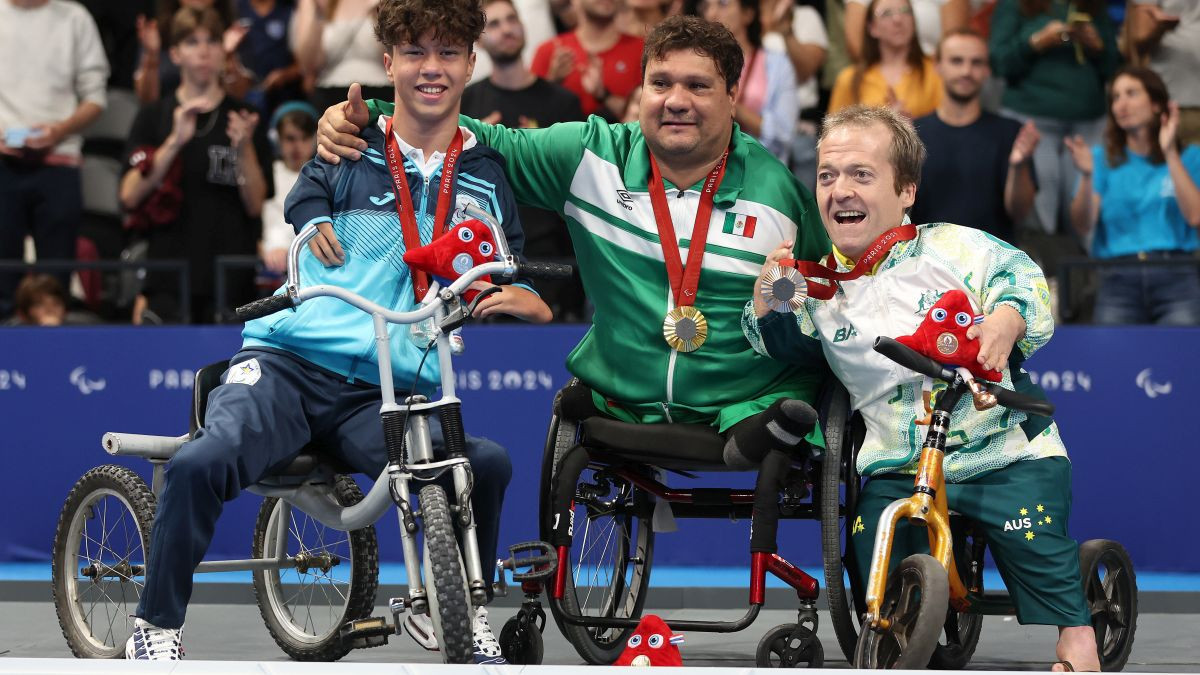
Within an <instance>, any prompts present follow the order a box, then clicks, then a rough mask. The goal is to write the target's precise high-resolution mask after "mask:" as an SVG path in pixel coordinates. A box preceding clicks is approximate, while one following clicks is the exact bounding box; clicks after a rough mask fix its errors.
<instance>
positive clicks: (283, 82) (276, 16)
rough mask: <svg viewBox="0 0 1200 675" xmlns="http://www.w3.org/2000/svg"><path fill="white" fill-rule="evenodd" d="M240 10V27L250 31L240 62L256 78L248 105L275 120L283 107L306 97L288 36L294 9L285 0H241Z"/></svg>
mask: <svg viewBox="0 0 1200 675" xmlns="http://www.w3.org/2000/svg"><path fill="white" fill-rule="evenodd" d="M237 10H238V16H239V17H240V18H239V20H238V23H239V24H240V25H242V26H244V27H245V28H246V36H245V37H244V38H243V39H242V41H241V44H239V45H238V59H239V61H240V62H241V64H242V65H243V66H245V67H246V69H247V70H248V71H249V72H250V73H252V74H253V76H254V85H253V88H252V89H251V90H250V91H249V92H247V94H246V102H247V103H249V104H251V105H253V106H255V107H257V108H258V109H259V111H260V112H262V114H263V115H264V116H265V117H267V118H271V117H273V116H274V114H275V108H276V106H278V105H279V104H280V103H283V102H284V101H290V100H294V99H298V98H301V97H302V96H303V91H302V89H301V87H300V66H299V65H298V64H297V63H296V59H295V58H293V57H292V51H291V42H290V36H289V35H288V28H289V26H290V25H291V23H292V14H293V12H294V8H293V6H292V5H291V4H290V3H288V2H284V1H283V0H238V3H237Z"/></svg>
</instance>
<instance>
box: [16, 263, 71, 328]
mask: <svg viewBox="0 0 1200 675" xmlns="http://www.w3.org/2000/svg"><path fill="white" fill-rule="evenodd" d="M16 301H17V302H16V304H17V315H16V316H15V317H14V319H15V321H14V323H13V325H17V326H61V325H63V322H64V321H66V318H67V294H66V292H65V291H63V287H62V284H60V283H58V279H55V278H54V277H52V276H50V275H49V274H33V275H30V276H27V277H25V278H24V279H22V280H21V283H20V284H19V285H18V286H17V294H16Z"/></svg>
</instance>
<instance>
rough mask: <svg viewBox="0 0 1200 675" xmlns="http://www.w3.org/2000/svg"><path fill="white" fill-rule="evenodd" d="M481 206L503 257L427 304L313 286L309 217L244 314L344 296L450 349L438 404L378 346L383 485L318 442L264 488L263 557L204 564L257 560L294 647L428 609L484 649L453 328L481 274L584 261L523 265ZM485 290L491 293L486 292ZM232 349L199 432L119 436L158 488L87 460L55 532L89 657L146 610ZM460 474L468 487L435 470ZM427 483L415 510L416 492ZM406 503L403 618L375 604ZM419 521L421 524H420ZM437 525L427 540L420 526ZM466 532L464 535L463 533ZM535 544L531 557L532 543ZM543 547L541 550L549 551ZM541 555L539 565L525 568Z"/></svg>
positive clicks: (83, 653)
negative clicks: (304, 277)
mask: <svg viewBox="0 0 1200 675" xmlns="http://www.w3.org/2000/svg"><path fill="white" fill-rule="evenodd" d="M467 214H468V216H471V217H474V218H478V219H480V220H482V221H484V222H485V223H486V224H487V225H488V226H489V227H490V229H491V230H492V233H493V236H494V237H495V241H496V251H497V255H498V257H499V260H497V261H493V262H487V263H483V264H480V265H477V266H475V267H474V268H472V269H471V270H469V271H467V272H466V273H465V274H463V275H462V277H461V278H459V279H458V280H457V281H455V282H454V283H452V284H450V285H449V286H448V287H445V288H441V287H439V286H438V285H437V284H436V283H435V284H434V285H433V286H432V288H431V290H430V292H429V294H428V295H427V296H426V298H425V300H424V302H423V303H422V305H421V306H420V307H419V308H418V309H415V310H413V311H411V312H403V313H400V312H393V311H390V310H387V309H385V308H383V307H380V306H378V305H375V304H374V303H371V302H370V301H368V300H366V299H364V298H361V297H359V296H357V295H355V294H354V293H352V292H350V291H348V290H346V289H343V288H339V287H335V286H323V285H318V286H310V287H305V288H300V283H299V282H300V277H299V270H298V265H297V256H298V255H299V252H300V251H301V250H302V249H303V247H304V246H305V245H306V243H307V241H308V240H309V239H311V237H312V236H313V235H314V234H316V228H315V226H309V227H307V228H305V229H304V230H302V231H301V232H300V234H299V235H297V237H296V239H295V240H294V241H293V243H292V246H291V249H290V251H289V260H288V283H287V286H286V292H285V293H284V294H281V295H276V296H271V297H269V298H264V299H262V300H258V301H255V302H253V303H250V304H249V305H246V306H244V307H241V308H239V309H238V314H239V316H240V317H241V318H242V319H243V320H248V319H252V318H257V317H260V316H266V315H268V314H271V313H274V312H276V311H279V310H283V309H286V308H290V307H293V306H295V305H298V304H300V303H302V302H304V301H307V300H311V299H313V298H316V297H337V298H339V299H341V300H343V301H345V302H347V303H349V304H351V305H354V306H355V307H357V308H359V309H361V310H363V311H365V312H367V313H369V314H371V315H372V318H373V320H374V321H373V324H374V333H375V339H376V342H377V343H386V342H387V341H388V332H387V330H388V328H387V326H388V324H389V323H395V324H401V325H405V328H406V329H407V325H417V326H418V327H419V328H420V331H421V333H420V335H421V337H422V338H424V339H428V341H429V342H428V346H427V350H426V353H427V354H428V353H429V352H430V350H433V348H434V347H436V355H437V357H438V359H439V361H440V364H441V386H442V397H441V398H440V399H439V400H437V401H429V400H427V399H426V398H425V397H423V396H419V395H413V396H409V397H408V399H407V400H406V401H405V402H404V403H403V404H398V403H397V402H396V396H395V391H394V388H393V385H392V377H391V375H392V370H391V363H390V360H391V359H390V353H389V350H387V349H383V350H380V351H379V352H378V361H379V372H380V382H381V383H382V386H381V389H380V394H381V407H380V417H381V421H382V424H383V428H384V438H385V442H386V445H387V454H388V462H387V466H386V467H385V468H384V469H383V471H382V472H381V473H380V475H379V476H378V477H377V479H376V481H375V484H374V485H373V487H372V488H371V490H370V491H369V492H368V493H366V494H363V492H362V491H361V490H360V489H359V488H358V486H357V485H356V484H355V482H354V480H353V479H352V478H351V477H350V476H349V475H348V474H349V473H350V472H351V470H350V468H349V467H346V466H343V465H342V464H341V463H340V462H339V461H338V460H337V458H336V457H334V456H332V455H329V454H327V453H325V452H323V451H322V449H321V448H320V447H318V446H315V445H311V444H310V445H309V446H307V447H305V448H304V449H303V450H302V451H301V453H300V454H299V455H298V456H297V457H296V458H295V459H294V460H292V461H291V462H290V463H289V464H288V465H287V466H286V467H283V468H282V469H281V470H279V471H278V473H277V474H275V475H272V476H270V477H269V478H267V479H265V480H263V481H261V482H259V483H257V484H255V485H253V486H250V487H249V488H248V489H249V490H250V491H251V492H254V493H256V494H259V495H261V496H263V497H265V499H264V501H263V504H262V506H261V508H260V509H259V513H258V517H257V519H256V522H255V527H254V535H253V542H252V546H251V557H250V558H249V559H245V560H223V561H204V562H201V563H200V564H199V565H198V566H197V568H196V569H195V572H196V573H206V572H226V571H251V572H253V577H254V580H253V586H254V594H255V598H256V600H257V603H258V607H259V611H260V613H261V614H262V617H263V621H264V623H265V624H266V627H267V630H268V631H269V632H270V634H271V636H272V637H273V638H274V640H275V642H276V644H278V645H279V647H280V648H281V649H282V650H283V651H284V652H285V653H286V654H287V655H288V656H290V657H291V658H293V659H296V660H301V661H333V660H337V659H339V658H341V657H343V656H345V655H346V654H347V653H349V652H350V651H351V650H352V649H355V648H362V647H375V646H379V645H383V644H386V643H387V641H388V636H389V635H391V634H393V633H396V634H398V633H399V632H400V626H401V614H403V613H404V612H405V611H410V612H413V613H418V614H428V615H429V616H430V619H431V621H432V623H433V627H434V632H435V634H436V635H437V638H438V643H439V645H440V647H441V654H442V658H443V660H445V661H447V662H452V663H470V662H471V661H472V650H473V647H472V634H471V617H472V614H473V609H474V607H476V606H480V605H483V604H484V603H485V602H486V601H487V585H486V584H487V583H490V582H491V580H484V579H483V578H482V566H481V564H480V558H479V556H480V551H479V547H478V544H477V542H476V539H475V520H474V517H473V514H472V510H471V501H470V498H471V491H472V488H473V485H474V478H473V475H472V473H471V466H470V462H469V461H468V460H467V458H466V457H465V456H464V455H463V452H462V445H463V442H464V441H463V430H462V417H461V402H460V401H459V399H458V398H457V397H456V396H455V382H456V380H455V375H454V369H453V366H452V361H451V354H452V348H451V343H450V340H449V337H448V336H449V334H450V332H451V331H452V330H454V329H455V328H457V327H458V326H460V325H462V324H463V323H464V322H465V321H467V320H468V319H469V317H470V316H471V310H473V309H474V308H473V307H472V306H465V305H464V304H463V303H462V301H461V298H460V295H461V294H462V293H463V292H464V291H465V290H466V289H467V287H468V286H469V285H470V283H471V282H473V281H474V280H476V279H480V278H484V277H486V276H488V275H491V274H497V275H502V276H506V277H513V278H515V276H516V274H517V273H518V271H522V272H523V273H525V274H527V275H529V276H540V277H543V278H564V277H565V276H569V275H570V273H571V269H570V267H569V266H565V265H554V264H549V263H519V262H518V261H517V260H516V259H515V258H514V257H513V256H512V255H510V253H509V250H508V247H507V242H506V240H505V239H504V233H503V231H502V230H501V229H500V227H499V225H498V224H497V223H496V222H495V221H494V220H493V219H491V217H490V216H488V215H487V214H486V213H484V212H482V211H480V210H478V209H475V208H474V207H468V208H467ZM479 297H480V298H482V297H486V292H485V293H483V294H481V295H480V296H479ZM228 367H229V364H228V362H221V363H215V364H211V365H209V366H206V367H204V368H202V369H200V371H199V372H198V373H197V375H196V381H195V386H194V389H193V402H192V410H191V415H190V418H191V430H190V432H189V433H188V434H185V435H182V436H179V437H169V436H146V435H138V434H124V433H107V434H105V435H104V438H103V445H104V448H105V450H106V451H107V452H108V453H109V454H111V455H114V456H120V457H140V458H143V459H147V460H149V461H150V462H151V464H152V465H153V477H152V480H151V486H149V487H148V486H147V485H146V483H145V481H144V480H143V479H142V478H141V477H140V476H139V475H138V474H137V473H136V472H135V471H133V470H131V469H129V468H127V467H124V466H120V465H115V464H109V465H105V466H100V467H97V468H95V469H92V470H90V471H88V472H87V473H86V474H84V476H83V477H82V478H80V479H79V481H78V482H76V484H75V486H74V487H73V488H72V490H71V492H70V494H69V495H68V497H67V499H66V502H65V504H64V505H63V509H62V512H61V514H60V516H59V520H58V524H57V527H56V531H55V537H54V551H53V566H52V578H53V594H54V604H55V609H56V612H57V615H58V620H59V624H60V626H61V628H62V632H63V636H64V637H65V638H66V640H67V643H68V645H69V646H70V649H71V651H72V653H73V654H75V655H76V656H77V657H81V658H119V657H121V656H123V655H124V651H125V642H126V639H127V638H128V636H129V635H130V634H131V633H132V631H133V617H132V614H133V613H134V610H135V608H136V605H137V602H138V600H139V598H140V595H141V590H142V588H143V586H144V581H145V574H146V566H147V563H148V558H149V555H148V553H149V552H148V548H149V544H150V532H151V530H152V528H153V526H154V518H155V508H156V504H157V498H158V496H159V495H160V493H161V490H162V487H163V482H164V476H165V465H166V463H167V461H168V460H170V458H171V457H172V456H173V455H174V454H175V452H176V451H178V449H179V448H180V446H182V445H183V443H184V442H186V441H187V440H189V439H190V438H191V437H193V436H194V435H195V434H196V432H197V430H198V429H200V428H201V427H202V426H203V423H204V417H205V412H206V406H207V402H208V394H209V392H211V391H212V389H213V388H214V387H216V386H217V385H219V384H220V378H221V374H222V373H223V372H224V371H225V370H226V369H227V368H228ZM434 412H438V413H440V417H441V422H442V428H443V433H444V437H445V438H446V451H447V454H448V455H449V457H448V459H442V460H435V458H434V456H433V450H432V444H431V442H430V436H429V420H428V416H429V415H430V414H432V413H434ZM445 473H449V474H450V475H451V476H452V478H453V486H454V489H453V494H452V495H451V498H450V499H448V498H447V495H446V492H445V490H443V488H442V487H441V486H440V485H438V484H435V483H433V482H431V481H433V480H435V479H436V478H437V477H439V476H441V475H442V474H445ZM413 481H417V482H418V483H419V484H420V485H421V487H420V489H419V494H418V500H417V502H416V504H415V507H414V502H413V499H412V496H413V495H412V494H411V493H410V490H409V485H410V483H411V482H413ZM392 505H395V507H396V510H397V516H398V519H399V522H400V536H401V543H402V548H403V553H404V562H405V570H406V572H407V581H408V595H407V596H405V597H399V598H391V599H390V601H389V609H390V611H391V614H392V617H391V618H392V622H391V623H389V622H388V620H387V618H385V617H372V616H371V612H372V609H373V608H374V605H375V595H376V591H377V589H378V584H379V579H378V577H379V558H378V547H377V543H378V540H377V536H376V533H375V528H374V523H375V522H376V521H377V520H378V519H379V518H380V517H381V516H382V515H383V514H384V512H386V511H387V510H388V508H389V507H391V506H392ZM418 523H420V524H418ZM418 534H421V535H422V537H421V538H422V545H421V547H420V550H418V544H417V535H418ZM456 535H461V539H462V545H461V547H460V545H459V542H458V537H457V536H456ZM510 550H512V552H513V557H512V558H509V559H508V560H506V561H501V566H500V573H501V574H503V573H504V571H505V570H512V572H513V577H514V579H517V580H525V579H533V578H536V577H538V575H539V574H549V573H552V571H553V569H554V560H553V559H552V558H551V557H550V555H549V553H550V549H549V547H548V546H547V545H545V544H542V543H540V542H529V543H525V544H518V545H516V546H513V547H511V549H510ZM522 554H532V555H524V556H522ZM539 554H540V555H539ZM526 565H528V566H530V567H533V566H537V567H540V568H541V571H540V572H534V571H530V572H525V573H521V572H518V571H517V570H519V569H522V568H523V567H525V566H526Z"/></svg>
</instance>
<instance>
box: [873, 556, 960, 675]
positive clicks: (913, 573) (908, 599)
mask: <svg viewBox="0 0 1200 675" xmlns="http://www.w3.org/2000/svg"><path fill="white" fill-rule="evenodd" d="M949 600H950V582H949V581H948V580H947V577H946V568H944V567H942V565H941V563H939V562H938V561H937V560H935V559H934V558H933V557H932V556H928V555H923V554H917V555H910V556H909V557H907V558H905V559H904V561H903V562H901V563H900V566H899V567H897V568H896V570H895V571H894V572H893V573H892V575H891V577H890V578H889V579H888V585H887V591H886V592H885V593H884V594H883V603H882V604H881V605H880V607H879V614H880V616H881V617H882V618H886V619H888V620H889V621H891V626H889V627H888V628H886V629H881V630H874V629H871V628H867V627H865V626H864V627H863V631H862V635H860V636H859V638H858V647H857V649H856V651H855V653H854V667H855V668H869V669H873V670H882V669H897V670H916V669H920V668H924V667H925V665H926V664H928V663H929V657H930V656H931V655H932V654H933V649H934V647H936V646H937V641H938V634H939V633H941V631H942V623H943V621H944V620H945V618H946V608H947V606H948V604H949Z"/></svg>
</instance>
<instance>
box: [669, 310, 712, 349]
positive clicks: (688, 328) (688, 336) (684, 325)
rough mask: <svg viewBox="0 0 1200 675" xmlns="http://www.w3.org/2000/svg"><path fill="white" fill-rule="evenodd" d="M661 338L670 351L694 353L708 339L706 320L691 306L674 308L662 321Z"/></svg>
mask: <svg viewBox="0 0 1200 675" xmlns="http://www.w3.org/2000/svg"><path fill="white" fill-rule="evenodd" d="M663 338H665V339H666V341H667V344H668V345H670V346H671V349H674V350H676V351H680V352H685V353H686V352H694V351H696V350H697V349H699V348H700V345H703V344H704V341H705V340H707V339H708V320H707V319H705V318H704V315H703V314H701V313H700V310H698V309H696V308H695V307H693V306H691V305H684V306H682V307H676V308H675V309H672V310H671V311H669V312H667V317H666V318H665V319H663Z"/></svg>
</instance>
